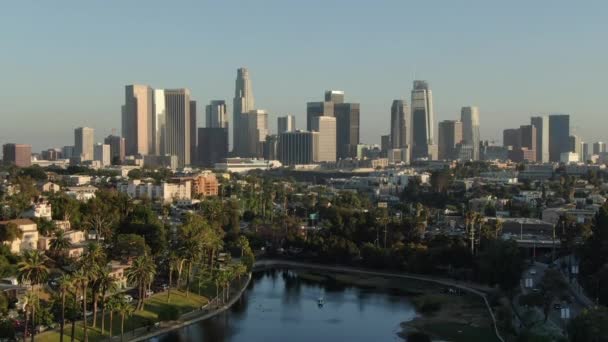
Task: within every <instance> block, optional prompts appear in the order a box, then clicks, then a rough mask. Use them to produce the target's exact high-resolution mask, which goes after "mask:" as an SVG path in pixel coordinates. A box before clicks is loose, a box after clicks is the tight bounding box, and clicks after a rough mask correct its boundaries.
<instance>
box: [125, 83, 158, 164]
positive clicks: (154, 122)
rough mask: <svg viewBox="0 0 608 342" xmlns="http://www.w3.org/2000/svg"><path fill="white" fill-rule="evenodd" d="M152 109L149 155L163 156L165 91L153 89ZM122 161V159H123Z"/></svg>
mask: <svg viewBox="0 0 608 342" xmlns="http://www.w3.org/2000/svg"><path fill="white" fill-rule="evenodd" d="M153 94H154V95H153V96H154V101H152V102H153V109H152V148H151V149H150V150H149V151H148V153H149V154H155V155H158V156H164V155H165V153H166V134H167V108H166V106H165V90H164V89H154V92H153ZM123 160H124V158H123Z"/></svg>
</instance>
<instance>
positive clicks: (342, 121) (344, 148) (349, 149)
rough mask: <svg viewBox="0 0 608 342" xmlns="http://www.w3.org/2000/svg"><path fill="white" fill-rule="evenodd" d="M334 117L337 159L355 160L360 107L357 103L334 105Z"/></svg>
mask: <svg viewBox="0 0 608 342" xmlns="http://www.w3.org/2000/svg"><path fill="white" fill-rule="evenodd" d="M334 115H335V117H336V150H337V153H338V158H339V159H345V158H355V157H356V156H357V145H359V119H360V106H359V104H358V103H338V104H334Z"/></svg>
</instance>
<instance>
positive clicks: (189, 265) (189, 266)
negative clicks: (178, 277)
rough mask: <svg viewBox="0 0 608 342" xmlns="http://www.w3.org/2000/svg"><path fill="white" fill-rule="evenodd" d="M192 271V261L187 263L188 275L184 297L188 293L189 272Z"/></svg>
mask: <svg viewBox="0 0 608 342" xmlns="http://www.w3.org/2000/svg"><path fill="white" fill-rule="evenodd" d="M191 273H192V261H190V262H189V263H188V275H187V278H186V297H188V293H190V274H191Z"/></svg>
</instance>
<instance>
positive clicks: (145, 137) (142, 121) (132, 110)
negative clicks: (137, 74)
mask: <svg viewBox="0 0 608 342" xmlns="http://www.w3.org/2000/svg"><path fill="white" fill-rule="evenodd" d="M152 97H153V95H152V88H150V87H149V86H147V85H140V84H132V85H127V86H126V87H125V104H124V105H123V106H122V136H123V137H124V138H125V152H126V154H127V155H146V154H148V152H149V150H150V147H151V146H152V145H153V139H152V122H151V120H152V117H153V115H152V114H153V107H154V105H153V100H152Z"/></svg>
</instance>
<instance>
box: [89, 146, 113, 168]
mask: <svg viewBox="0 0 608 342" xmlns="http://www.w3.org/2000/svg"><path fill="white" fill-rule="evenodd" d="M93 160H96V161H98V162H99V163H100V164H101V166H108V165H110V163H111V162H112V157H111V152H110V145H108V144H95V146H94V147H93Z"/></svg>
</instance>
